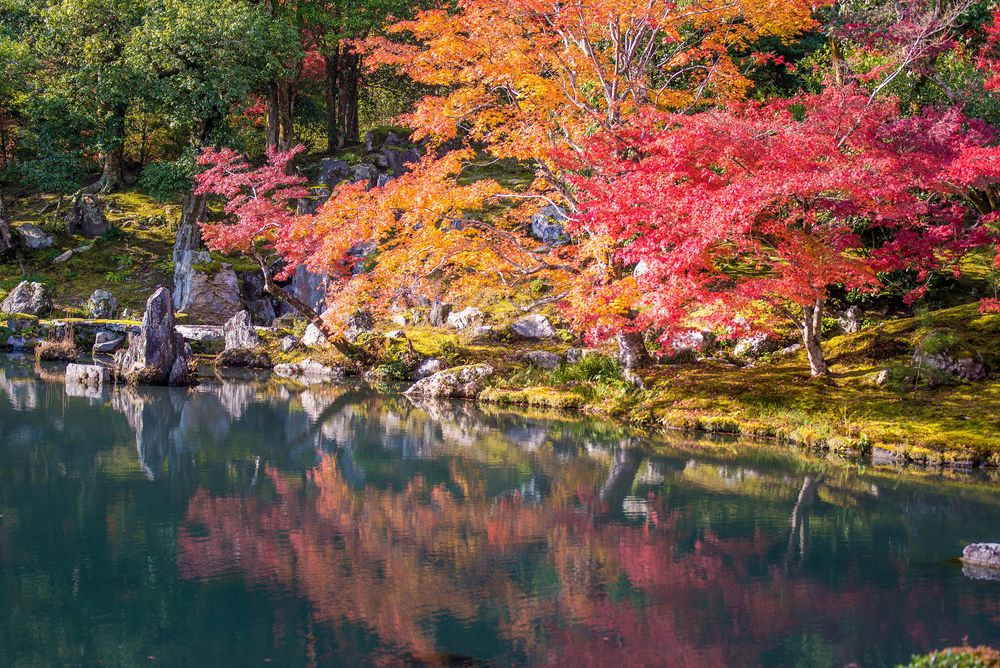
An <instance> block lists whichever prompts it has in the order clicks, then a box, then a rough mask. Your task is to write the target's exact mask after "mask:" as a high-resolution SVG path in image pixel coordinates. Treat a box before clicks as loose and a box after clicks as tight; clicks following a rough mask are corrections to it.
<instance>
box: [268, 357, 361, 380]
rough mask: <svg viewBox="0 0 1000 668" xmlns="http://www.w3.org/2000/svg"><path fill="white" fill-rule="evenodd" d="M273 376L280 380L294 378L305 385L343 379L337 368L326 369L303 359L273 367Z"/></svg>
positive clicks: (341, 371) (317, 363) (314, 362)
mask: <svg viewBox="0 0 1000 668" xmlns="http://www.w3.org/2000/svg"><path fill="white" fill-rule="evenodd" d="M274 374H275V375H276V376H279V377H281V378H294V379H296V380H301V381H302V382H303V383H306V384H307V385H312V384H314V383H334V382H337V381H339V380H343V379H344V375H345V374H344V370H343V369H341V368H339V367H328V366H326V365H325V364H320V363H319V362H317V361H315V360H312V359H304V360H302V361H301V362H295V363H294V364H279V365H278V366H276V367H274Z"/></svg>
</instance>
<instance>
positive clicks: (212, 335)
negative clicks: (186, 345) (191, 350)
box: [175, 325, 226, 343]
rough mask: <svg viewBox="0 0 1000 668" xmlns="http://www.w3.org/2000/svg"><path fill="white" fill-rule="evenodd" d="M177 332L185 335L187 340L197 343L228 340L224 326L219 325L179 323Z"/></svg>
mask: <svg viewBox="0 0 1000 668" xmlns="http://www.w3.org/2000/svg"><path fill="white" fill-rule="evenodd" d="M175 329H176V330H177V333H178V334H180V335H181V336H183V337H184V340H185V341H194V342H197V343H216V342H219V343H221V342H223V341H225V340H226V337H225V334H223V332H222V327H220V326H219V325H177V326H176V327H175Z"/></svg>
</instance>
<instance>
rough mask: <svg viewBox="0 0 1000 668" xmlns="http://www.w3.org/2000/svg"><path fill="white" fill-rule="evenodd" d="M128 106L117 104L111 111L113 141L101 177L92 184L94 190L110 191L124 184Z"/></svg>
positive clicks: (106, 153) (106, 155)
mask: <svg viewBox="0 0 1000 668" xmlns="http://www.w3.org/2000/svg"><path fill="white" fill-rule="evenodd" d="M127 113H128V107H127V106H125V105H117V106H115V107H114V109H113V110H112V111H111V114H112V120H111V141H110V142H109V143H110V148H108V150H107V151H106V152H105V153H104V167H103V169H102V170H101V178H100V179H98V181H97V183H95V184H94V185H93V186H91V190H92V191H93V192H102V193H109V192H111V191H113V190H116V189H118V188H120V187H121V186H122V184H124V182H125V179H124V176H123V171H124V165H125V115H126V114H127Z"/></svg>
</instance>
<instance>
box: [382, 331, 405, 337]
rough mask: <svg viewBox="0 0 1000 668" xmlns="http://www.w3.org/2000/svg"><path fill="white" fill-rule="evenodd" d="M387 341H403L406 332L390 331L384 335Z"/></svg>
mask: <svg viewBox="0 0 1000 668" xmlns="http://www.w3.org/2000/svg"><path fill="white" fill-rule="evenodd" d="M385 338H387V339H405V338H406V332H404V331H403V330H401V329H392V330H389V331H388V332H386V333H385Z"/></svg>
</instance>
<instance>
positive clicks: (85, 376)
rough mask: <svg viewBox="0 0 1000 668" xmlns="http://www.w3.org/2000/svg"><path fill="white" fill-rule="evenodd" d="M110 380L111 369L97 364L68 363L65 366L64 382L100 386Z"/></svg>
mask: <svg viewBox="0 0 1000 668" xmlns="http://www.w3.org/2000/svg"><path fill="white" fill-rule="evenodd" d="M110 382H111V371H110V370H109V369H108V368H107V367H104V366H100V365H97V364H70V365H69V366H67V367H66V384H67V385H69V384H76V385H85V386H89V387H101V386H102V385H104V384H105V383H110Z"/></svg>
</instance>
